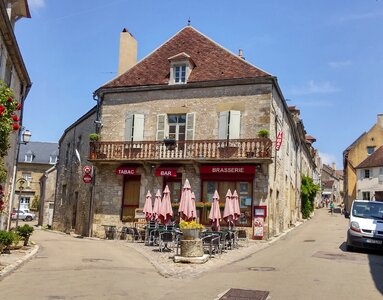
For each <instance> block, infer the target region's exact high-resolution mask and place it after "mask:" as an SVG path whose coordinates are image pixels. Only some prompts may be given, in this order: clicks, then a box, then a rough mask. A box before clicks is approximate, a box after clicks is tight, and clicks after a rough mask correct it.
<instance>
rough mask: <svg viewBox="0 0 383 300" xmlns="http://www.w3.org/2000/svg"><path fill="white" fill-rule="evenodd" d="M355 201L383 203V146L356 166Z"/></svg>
mask: <svg viewBox="0 0 383 300" xmlns="http://www.w3.org/2000/svg"><path fill="white" fill-rule="evenodd" d="M355 169H356V171H357V178H358V179H357V182H356V191H357V199H363V200H376V201H383V146H380V147H379V148H378V149H377V150H376V151H374V152H373V153H372V154H371V155H370V156H368V157H367V158H366V159H365V160H364V161H362V162H361V163H360V164H359V165H358V166H356V168H355Z"/></svg>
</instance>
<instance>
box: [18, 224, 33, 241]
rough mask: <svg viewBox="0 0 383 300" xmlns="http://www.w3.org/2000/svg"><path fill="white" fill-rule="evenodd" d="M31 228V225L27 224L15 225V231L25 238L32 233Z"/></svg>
mask: <svg viewBox="0 0 383 300" xmlns="http://www.w3.org/2000/svg"><path fill="white" fill-rule="evenodd" d="M33 230H34V228H33V227H32V226H29V225H28V224H24V225H23V226H17V229H16V232H17V234H18V235H20V236H21V237H22V238H26V237H29V236H30V235H31V234H32V232H33Z"/></svg>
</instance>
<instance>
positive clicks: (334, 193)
mask: <svg viewBox="0 0 383 300" xmlns="http://www.w3.org/2000/svg"><path fill="white" fill-rule="evenodd" d="M321 180H322V200H323V201H326V200H328V201H331V200H333V201H334V202H337V203H338V204H340V203H342V202H343V184H344V183H343V172H342V171H341V170H336V164H335V163H333V164H332V166H331V167H330V166H329V165H326V164H323V166H322V172H321Z"/></svg>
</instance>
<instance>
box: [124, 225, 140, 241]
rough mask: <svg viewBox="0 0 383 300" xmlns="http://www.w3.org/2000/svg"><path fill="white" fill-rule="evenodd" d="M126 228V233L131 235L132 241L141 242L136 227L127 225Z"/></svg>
mask: <svg viewBox="0 0 383 300" xmlns="http://www.w3.org/2000/svg"><path fill="white" fill-rule="evenodd" d="M126 230H127V232H126V234H127V235H130V236H131V237H132V242H135V241H138V242H141V241H142V236H141V234H140V233H139V231H138V229H137V228H136V227H127V229H126Z"/></svg>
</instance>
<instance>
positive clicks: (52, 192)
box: [38, 165, 57, 227]
mask: <svg viewBox="0 0 383 300" xmlns="http://www.w3.org/2000/svg"><path fill="white" fill-rule="evenodd" d="M56 179H57V169H56V165H54V166H53V167H51V168H49V169H48V170H46V171H45V172H44V175H42V176H41V177H40V205H39V218H38V225H40V226H48V227H52V224H53V212H54V204H55V196H56Z"/></svg>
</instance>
